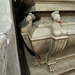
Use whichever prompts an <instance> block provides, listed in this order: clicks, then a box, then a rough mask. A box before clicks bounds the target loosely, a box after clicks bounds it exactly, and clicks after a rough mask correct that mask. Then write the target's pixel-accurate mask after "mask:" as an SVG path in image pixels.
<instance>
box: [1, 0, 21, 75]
mask: <svg viewBox="0 0 75 75" xmlns="http://www.w3.org/2000/svg"><path fill="white" fill-rule="evenodd" d="M12 15H13V14H12V3H11V0H0V75H20V66H19V59H18V52H17V44H16V36H15V28H14V21H13V16H12ZM11 36H12V37H11Z"/></svg>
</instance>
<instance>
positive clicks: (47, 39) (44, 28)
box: [21, 11, 75, 72]
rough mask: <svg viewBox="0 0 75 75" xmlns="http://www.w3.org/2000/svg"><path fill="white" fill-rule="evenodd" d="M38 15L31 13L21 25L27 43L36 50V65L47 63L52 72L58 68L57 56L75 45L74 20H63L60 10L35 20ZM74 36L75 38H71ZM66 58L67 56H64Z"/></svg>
mask: <svg viewBox="0 0 75 75" xmlns="http://www.w3.org/2000/svg"><path fill="white" fill-rule="evenodd" d="M35 18H36V17H35V16H34V15H33V14H32V13H29V14H28V15H27V17H26V19H25V20H24V22H25V26H23V27H21V34H22V36H23V39H24V42H25V44H26V45H27V46H28V47H29V48H30V50H32V52H34V54H35V57H36V60H35V63H34V65H40V64H41V65H45V67H46V69H47V70H48V71H50V72H54V71H55V70H57V69H56V68H55V65H56V64H57V60H59V59H62V58H59V59H57V58H56V56H59V54H60V55H61V53H62V52H63V50H65V48H67V47H69V46H70V45H69V43H71V46H75V42H73V43H72V41H73V39H74V38H75V36H74V34H75V30H74V28H73V27H72V26H71V25H73V24H75V23H74V22H68V23H64V22H62V21H61V16H60V14H59V11H54V12H52V13H51V16H49V17H41V18H40V20H39V21H36V22H33V19H35ZM70 36H71V37H72V36H73V37H74V38H71V37H70ZM64 58H65V57H64Z"/></svg>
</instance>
